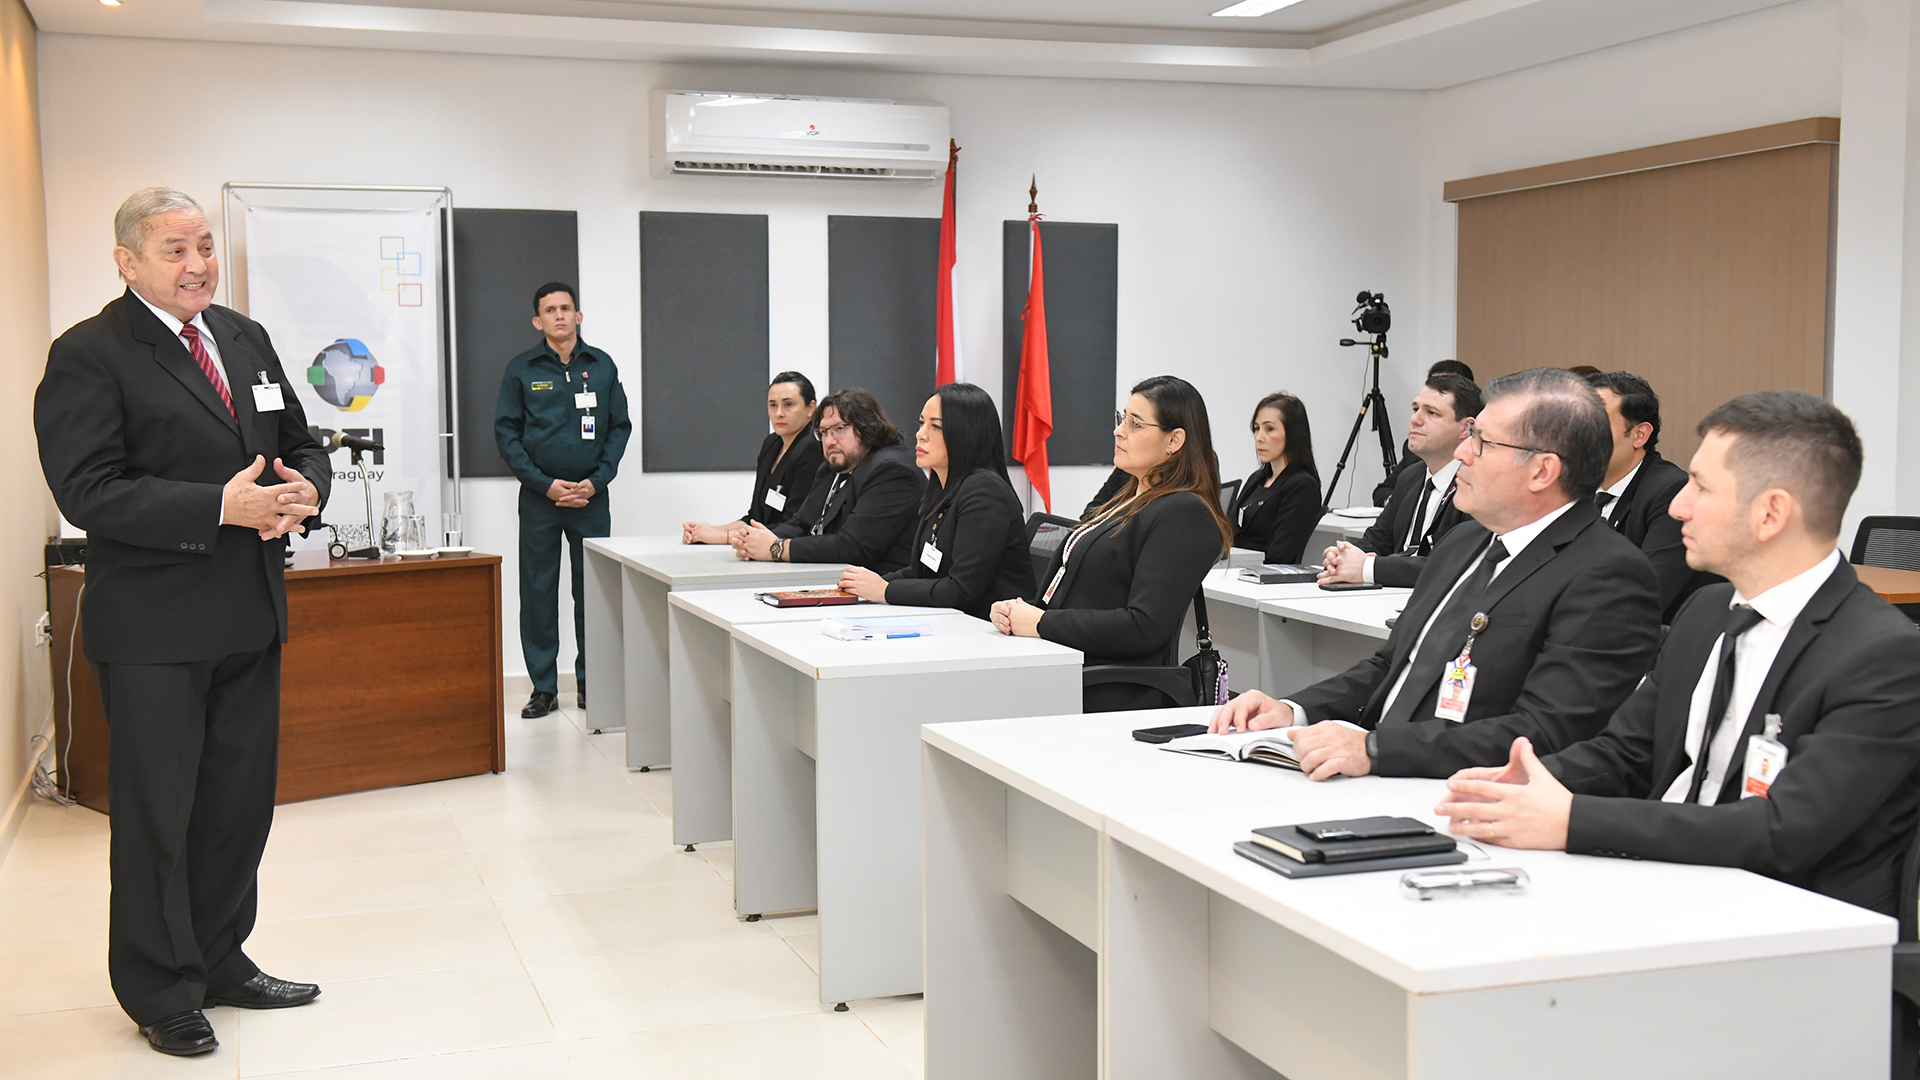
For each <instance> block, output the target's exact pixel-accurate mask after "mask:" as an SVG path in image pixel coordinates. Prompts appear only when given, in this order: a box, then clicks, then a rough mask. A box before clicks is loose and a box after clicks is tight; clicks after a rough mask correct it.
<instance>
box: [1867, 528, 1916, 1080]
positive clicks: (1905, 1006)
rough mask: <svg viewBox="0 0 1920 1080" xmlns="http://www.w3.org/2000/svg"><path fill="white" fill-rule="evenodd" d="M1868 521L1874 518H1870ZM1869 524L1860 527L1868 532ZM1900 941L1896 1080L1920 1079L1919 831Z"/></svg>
mask: <svg viewBox="0 0 1920 1080" xmlns="http://www.w3.org/2000/svg"><path fill="white" fill-rule="evenodd" d="M1867 520H1868V521H1872V520H1874V519H1872V518H1868V519H1867ZM1866 527H1867V523H1866V522H1862V523H1861V525H1860V528H1861V531H1862V532H1865V531H1866ZM1898 897H1899V900H1898V902H1899V905H1900V906H1899V908H1898V909H1896V911H1895V914H1897V915H1898V916H1899V917H1900V940H1899V941H1897V942H1895V943H1894V946H1893V1017H1894V1032H1893V1073H1892V1075H1893V1080H1914V1078H1915V1077H1920V829H1915V830H1914V834H1913V842H1912V843H1911V844H1908V845H1907V861H1906V863H1905V865H1903V866H1902V867H1901V869H1900V891H1899V893H1898Z"/></svg>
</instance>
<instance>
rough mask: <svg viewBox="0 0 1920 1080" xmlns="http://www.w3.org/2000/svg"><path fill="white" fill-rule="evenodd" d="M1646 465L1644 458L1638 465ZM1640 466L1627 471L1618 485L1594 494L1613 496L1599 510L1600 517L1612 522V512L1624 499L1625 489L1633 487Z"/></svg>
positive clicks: (1604, 488)
mask: <svg viewBox="0 0 1920 1080" xmlns="http://www.w3.org/2000/svg"><path fill="white" fill-rule="evenodd" d="M1646 463H1647V459H1646V458H1644V457H1643V458H1641V459H1640V465H1645V464H1646ZM1640 465H1635V466H1634V467H1633V468H1631V469H1628V470H1627V475H1625V476H1623V477H1621V478H1620V482H1619V483H1617V484H1613V485H1610V486H1608V487H1603V488H1601V489H1600V492H1597V493H1596V495H1597V494H1599V493H1605V494H1608V495H1611V496H1613V498H1611V499H1608V500H1607V505H1605V506H1603V507H1601V508H1600V516H1601V517H1603V518H1607V519H1608V520H1612V518H1613V512H1614V511H1615V510H1617V509H1619V507H1620V500H1621V499H1624V498H1626V495H1627V489H1628V488H1630V487H1632V486H1633V478H1634V477H1636V476H1639V475H1640Z"/></svg>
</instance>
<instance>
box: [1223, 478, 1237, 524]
mask: <svg viewBox="0 0 1920 1080" xmlns="http://www.w3.org/2000/svg"><path fill="white" fill-rule="evenodd" d="M1239 497H1240V481H1238V480H1229V481H1227V482H1226V483H1224V484H1221V485H1220V512H1221V513H1223V514H1226V515H1227V516H1228V517H1232V516H1233V500H1235V499H1237V498H1239Z"/></svg>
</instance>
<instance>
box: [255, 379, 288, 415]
mask: <svg viewBox="0 0 1920 1080" xmlns="http://www.w3.org/2000/svg"><path fill="white" fill-rule="evenodd" d="M256 374H258V375H259V376H260V381H259V382H257V383H254V384H253V411H254V412H284V411H285V410H286V407H287V399H286V396H285V395H284V394H283V393H281V391H280V384H279V383H277V382H268V381H267V373H266V372H264V371H261V372H257V373H256Z"/></svg>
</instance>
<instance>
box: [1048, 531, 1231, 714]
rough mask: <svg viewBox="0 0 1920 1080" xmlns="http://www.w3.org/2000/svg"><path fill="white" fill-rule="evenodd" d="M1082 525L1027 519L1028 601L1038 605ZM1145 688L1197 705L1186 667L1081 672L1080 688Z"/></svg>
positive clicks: (1176, 703) (1179, 703) (1094, 667)
mask: <svg viewBox="0 0 1920 1080" xmlns="http://www.w3.org/2000/svg"><path fill="white" fill-rule="evenodd" d="M1079 524H1080V523H1079V522H1078V521H1075V520H1073V519H1072V518H1067V517H1060V516H1059V515H1057V514H1044V513H1035V514H1034V515H1033V516H1032V517H1029V518H1028V519H1027V555H1028V557H1029V558H1031V559H1032V560H1033V581H1034V586H1033V587H1034V590H1035V592H1034V595H1032V596H1030V597H1028V598H1027V599H1028V600H1029V601H1030V602H1032V603H1036V604H1037V603H1039V602H1040V596H1041V595H1042V594H1044V593H1045V592H1046V591H1047V585H1048V583H1049V582H1051V581H1052V580H1053V572H1054V570H1055V569H1056V568H1057V567H1058V566H1059V565H1060V549H1061V547H1062V546H1064V545H1065V544H1066V542H1067V536H1068V534H1070V533H1072V532H1073V530H1074V528H1075V527H1077V526H1078V525H1079ZM1110 685H1126V686H1144V687H1147V688H1148V689H1150V690H1156V691H1158V692H1159V693H1160V694H1161V695H1162V696H1164V697H1166V698H1167V700H1168V701H1170V702H1172V705H1171V706H1170V707H1172V708H1179V707H1183V706H1187V705H1197V704H1199V700H1198V698H1197V697H1196V695H1195V694H1194V690H1193V672H1191V671H1189V670H1187V669H1186V668H1184V667H1133V666H1131V665H1128V664H1091V665H1088V666H1087V667H1083V668H1081V669H1080V687H1081V689H1082V690H1084V689H1086V688H1087V687H1089V686H1110Z"/></svg>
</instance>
